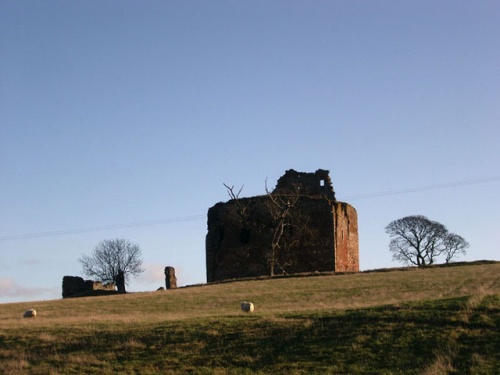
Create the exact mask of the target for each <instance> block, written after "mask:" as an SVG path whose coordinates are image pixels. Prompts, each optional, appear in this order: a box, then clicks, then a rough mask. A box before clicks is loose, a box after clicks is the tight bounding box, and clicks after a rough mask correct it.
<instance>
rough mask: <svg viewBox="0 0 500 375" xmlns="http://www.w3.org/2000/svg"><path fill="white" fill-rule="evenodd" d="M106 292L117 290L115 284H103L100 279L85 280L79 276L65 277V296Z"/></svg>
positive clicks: (63, 290)
mask: <svg viewBox="0 0 500 375" xmlns="http://www.w3.org/2000/svg"><path fill="white" fill-rule="evenodd" d="M106 292H115V284H113V283H111V284H103V283H101V282H99V281H93V280H84V279H83V278H81V277H79V276H64V277H63V282H62V296H63V298H70V297H81V296H90V295H96V294H100V293H106Z"/></svg>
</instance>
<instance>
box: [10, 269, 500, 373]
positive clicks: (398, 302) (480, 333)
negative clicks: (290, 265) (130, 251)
mask: <svg viewBox="0 0 500 375" xmlns="http://www.w3.org/2000/svg"><path fill="white" fill-rule="evenodd" d="M499 275H500V263H495V264H480V265H470V266H460V267H444V268H429V269H411V270H407V271H392V272H373V273H360V274H352V275H324V276H315V277H296V278H280V279H272V280H269V279H268V280H258V281H240V282H233V283H224V284H214V285H204V286H197V287H190V288H180V289H177V290H169V291H163V292H150V293H134V294H127V295H113V296H106V297H104V296H103V297H86V298H78V299H66V300H57V301H46V302H36V303H16V304H4V305H0V364H1V366H0V373H6V374H24V373H33V374H72V373H73V374H82V373H100V374H108V373H109V374H116V373H141V374H148V373H149V374H158V373H163V374H168V373H181V374H182V373H196V374H255V373H257V374H259V373H262V374H267V373H273V374H302V373H304V374H305V373H318V374H361V373H368V374H445V373H450V374H499V373H500V372H498V368H500V333H499V327H500V276H499ZM244 300H247V301H252V302H253V303H254V304H255V308H256V311H255V312H254V313H253V314H245V313H243V312H241V311H240V309H239V303H240V302H241V301H244ZM28 308H35V309H37V311H38V316H37V317H36V318H35V319H23V318H22V314H23V312H24V311H25V310H26V309H28Z"/></svg>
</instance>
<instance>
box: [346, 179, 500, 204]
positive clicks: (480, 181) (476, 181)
mask: <svg viewBox="0 0 500 375" xmlns="http://www.w3.org/2000/svg"><path fill="white" fill-rule="evenodd" d="M497 181H500V176H495V177H484V178H476V179H472V180H463V181H456V182H446V183H443V184H435V185H424V186H418V187H411V188H403V189H396V190H387V191H380V192H376V193H367V194H358V195H349V196H345V197H342V199H344V200H357V199H369V198H378V197H386V196H390V195H398V194H410V193H416V192H419V191H425V190H436V189H446V188H453V187H459V186H466V185H476V184H486V183H491V182H497Z"/></svg>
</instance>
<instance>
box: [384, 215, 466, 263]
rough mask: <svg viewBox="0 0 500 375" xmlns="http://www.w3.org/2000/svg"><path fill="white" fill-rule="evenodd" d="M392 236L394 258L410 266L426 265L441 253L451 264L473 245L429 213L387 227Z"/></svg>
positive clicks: (404, 219)
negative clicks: (428, 216) (451, 231)
mask: <svg viewBox="0 0 500 375" xmlns="http://www.w3.org/2000/svg"><path fill="white" fill-rule="evenodd" d="M385 231H386V233H387V234H389V235H390V236H391V241H390V243H389V250H390V251H391V252H392V257H393V259H394V260H397V261H400V262H403V263H404V264H407V265H415V266H418V267H424V266H428V265H431V264H433V263H435V262H436V261H437V259H438V257H440V256H442V255H443V256H444V257H445V262H446V263H449V262H450V261H451V260H453V259H454V258H456V257H457V256H458V255H460V254H465V249H467V248H468V247H469V244H468V243H467V241H465V240H464V239H463V238H462V237H461V236H459V235H457V234H454V233H449V232H448V230H447V229H446V227H445V226H444V225H443V224H441V223H438V222H436V221H432V220H429V219H428V218H426V217H425V216H420V215H417V216H407V217H403V218H402V219H398V220H394V221H393V222H391V223H389V225H387V226H386V227H385Z"/></svg>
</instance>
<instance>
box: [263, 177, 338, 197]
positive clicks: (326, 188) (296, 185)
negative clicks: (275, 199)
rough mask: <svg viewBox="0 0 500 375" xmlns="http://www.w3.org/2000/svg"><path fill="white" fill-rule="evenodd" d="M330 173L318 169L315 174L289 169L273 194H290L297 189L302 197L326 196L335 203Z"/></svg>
mask: <svg viewBox="0 0 500 375" xmlns="http://www.w3.org/2000/svg"><path fill="white" fill-rule="evenodd" d="M329 173H330V171H328V170H325V169H318V170H317V171H316V172H314V173H307V172H297V171H295V170H293V169H289V170H288V171H286V172H285V174H284V175H283V176H281V177H280V179H279V180H278V183H277V184H276V188H275V189H274V191H273V193H276V194H289V193H291V192H293V191H296V190H297V189H299V190H300V193H301V194H302V195H308V196H324V197H326V198H329V199H331V200H332V201H335V192H334V190H333V186H332V181H331V180H330V176H329Z"/></svg>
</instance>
